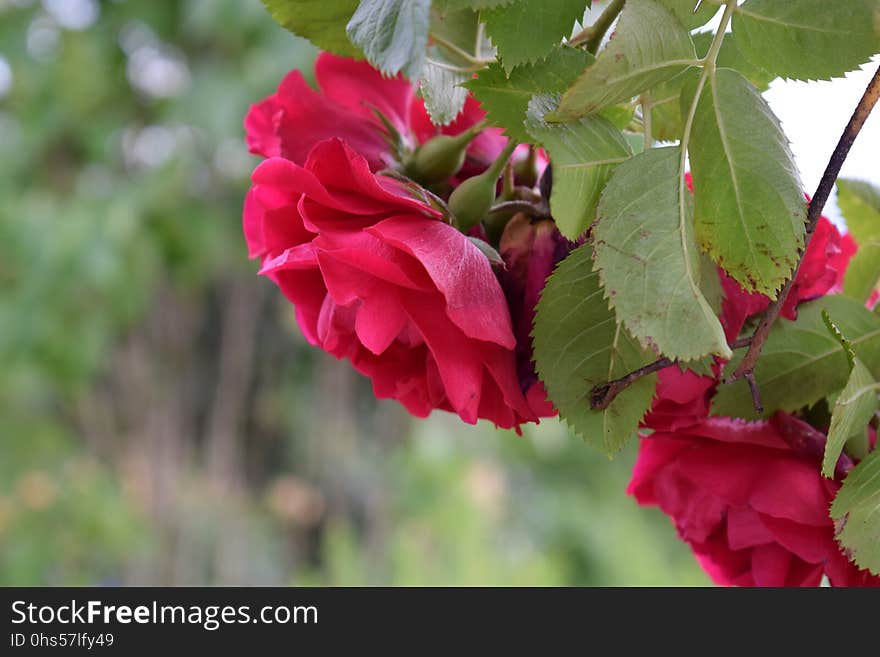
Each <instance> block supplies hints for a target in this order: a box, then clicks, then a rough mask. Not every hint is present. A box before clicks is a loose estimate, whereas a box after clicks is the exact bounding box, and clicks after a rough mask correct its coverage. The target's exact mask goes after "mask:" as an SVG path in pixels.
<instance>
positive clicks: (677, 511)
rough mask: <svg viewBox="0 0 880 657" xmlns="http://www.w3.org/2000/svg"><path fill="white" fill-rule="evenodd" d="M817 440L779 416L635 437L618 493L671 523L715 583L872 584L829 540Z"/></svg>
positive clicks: (827, 499) (829, 496) (706, 422)
mask: <svg viewBox="0 0 880 657" xmlns="http://www.w3.org/2000/svg"><path fill="white" fill-rule="evenodd" d="M824 440H825V436H824V434H822V433H821V432H819V431H817V430H816V429H814V428H813V427H811V426H810V425H808V424H806V423H805V422H802V421H801V420H798V419H796V418H794V417H792V416H790V415H787V414H783V413H779V414H777V416H776V417H774V419H773V420H772V421H764V422H751V423H750V422H746V421H744V420H735V419H730V418H704V419H702V420H699V421H697V422H695V423H693V424H691V425H690V426H689V427H687V428H679V429H677V430H674V431H655V432H654V433H653V434H651V435H650V436H646V437H644V438H642V441H641V445H640V449H639V457H638V461H637V462H636V465H635V469H634V471H633V476H632V480H631V481H630V484H629V487H628V489H627V491H628V492H629V493H630V494H631V495H634V496H635V498H636V499H637V500H638V502H639V504H642V505H652V506H659V507H660V508H661V509H662V510H663V512H664V513H666V514H667V515H669V516H670V517H671V518H672V521H673V522H674V523H675V527H676V529H677V530H678V533H679V536H680V537H681V538H682V540H684V541H686V542H687V543H688V544H689V545H690V546H691V549H692V550H693V551H694V555H695V556H696V557H697V559H698V561H699V562H700V565H702V567H703V568H704V569H705V570H706V572H707V573H708V574H709V576H710V577H711V578H712V579H713V580H714V581H715V582H716V583H718V584H724V585H737V586H817V585H818V584H819V583H820V581H821V579H822V575H823V574H824V575H827V576H828V579H829V581H830V582H831V584H832V585H833V586H880V578H878V577H874V576H872V575H871V574H870V573H868V572H867V571H862V570H859V569H858V568H857V567H856V566H855V565H854V564H853V563H851V562H850V561H849V560H848V559H847V558H846V556H845V555H844V554H843V553H842V552H841V550H840V546H839V545H838V544H837V543H836V541H835V539H834V523H833V521H832V520H831V518H830V517H829V515H828V507H829V505H830V504H831V501H832V500H833V498H834V495H835V494H836V492H837V489H838V488H839V484H838V483H837V482H835V481H830V480H828V479H825V478H824V477H822V475H821V474H820V463H821V449H822V445H824ZM843 460H845V461H846V460H847V459H846V457H843ZM849 465H850V466H851V464H849Z"/></svg>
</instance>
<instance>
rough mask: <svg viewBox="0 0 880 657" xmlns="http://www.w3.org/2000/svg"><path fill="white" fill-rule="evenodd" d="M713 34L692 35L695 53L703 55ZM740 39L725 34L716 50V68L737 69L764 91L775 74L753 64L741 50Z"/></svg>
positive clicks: (709, 45)
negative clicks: (718, 48) (719, 47)
mask: <svg viewBox="0 0 880 657" xmlns="http://www.w3.org/2000/svg"><path fill="white" fill-rule="evenodd" d="M714 37H715V35H714V34H713V33H712V32H700V33H699V34H694V35H692V38H693V40H694V45H695V46H696V48H697V55H699V56H700V57H705V56H706V54H707V53H708V52H709V48H710V47H711V45H712V39H713V38H714ZM740 41H741V39H739V38H738V37H737V35H736V34H734V33H733V32H730V33H728V34H726V35H725V37H724V41H723V42H722V44H721V50H719V51H718V59H717V60H716V61H715V66H716V68H732V69H734V70H736V71H739V72H740V73H741V74H742V75H743V77H745V78H746V79H747V80H748V81H749V82H751V83H752V84H753V85H755V86H756V87H757V88H758V89H759V90H761V91H766V90H767V88H768V87H769V86H770V83H771V82H773V80H774V79H775V78H776V76H775V75H773V74H772V73H769V72H768V71H765V70H764V69H763V68H761V67H760V66H756V65H755V64H753V63H752V62H751V61H750V60H749V59H748V58H747V57H746V56H745V55H744V54H743V52H742V48H740V45H739V44H740Z"/></svg>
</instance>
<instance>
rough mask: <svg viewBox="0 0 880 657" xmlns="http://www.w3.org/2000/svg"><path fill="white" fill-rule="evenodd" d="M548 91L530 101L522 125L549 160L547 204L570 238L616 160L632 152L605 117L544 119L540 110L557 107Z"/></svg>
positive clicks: (586, 220)
mask: <svg viewBox="0 0 880 657" xmlns="http://www.w3.org/2000/svg"><path fill="white" fill-rule="evenodd" d="M556 102H557V101H556V99H555V98H554V97H551V96H535V97H534V98H533V99H532V102H531V103H530V104H529V114H528V118H527V119H526V130H527V131H528V132H529V134H530V135H531V136H532V139H530V140H529V141H532V142H534V143H537V144H540V145H541V146H543V147H544V148H545V149H546V150H547V153H548V154H549V155H550V159H551V161H552V162H553V191H552V192H551V196H550V209H551V210H552V212H553V218H554V219H555V220H556V225H557V226H558V227H559V230H560V231H561V232H562V234H563V235H565V236H566V237H568V238H569V239H571V240H576V239H577V238H578V237H580V236H581V235H582V234H583V232H584V231H585V230H586V229H587V227H588V226H589V225H590V224H591V223H592V221H593V219H594V217H595V214H596V205H597V204H598V203H599V195H600V194H601V193H602V190H603V189H604V188H605V183H607V182H608V178H609V177H610V176H611V172H612V171H613V170H614V167H615V165H617V164H619V163H621V162H624V161H626V160H627V159H628V158H629V157H630V155H631V154H632V153H631V151H630V147H629V144H627V143H626V140H625V139H624V138H623V135H621V133H620V131H619V130H617V129H616V128H615V127H614V126H613V125H612V124H611V123H610V122H609V121H608V120H607V119H605V118H603V117H601V116H587V117H583V118H581V119H578V120H577V121H572V122H570V123H554V124H548V123H547V122H546V121H544V116H545V115H546V114H547V112H548V111H551V110H552V109H553V108H555V107H556Z"/></svg>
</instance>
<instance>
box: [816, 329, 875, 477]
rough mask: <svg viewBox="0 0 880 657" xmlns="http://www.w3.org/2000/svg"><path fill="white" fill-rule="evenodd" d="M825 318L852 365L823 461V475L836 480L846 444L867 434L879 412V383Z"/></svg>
mask: <svg viewBox="0 0 880 657" xmlns="http://www.w3.org/2000/svg"><path fill="white" fill-rule="evenodd" d="M822 319H823V320H825V324H826V325H827V326H828V328H829V330H830V331H831V334H832V335H833V336H834V337H835V339H836V340H837V341H838V342H840V344H841V346H842V347H843V349H844V352H845V353H846V356H847V360H848V361H849V365H850V371H849V379H847V382H846V387H844V389H843V392H841V393H840V395H838V396H837V400H836V401H835V402H834V408H833V410H832V413H831V427H830V428H829V430H828V441H827V442H826V444H825V456H824V458H823V459H822V474H823V475H825V476H826V477H829V478H833V477H834V469H835V467H836V465H837V459H839V458H840V453H841V452H842V451H843V448H844V446H845V445H846V443H847V441H848V440H849V439H850V438H852V437H854V436H858V435H859V434H860V433H861V434H864V433H865V431H866V428H867V425H868V422H869V421H870V420H871V418H872V417H874V413H875V412H876V411H877V408H878V401H877V382H876V380H875V379H874V377H873V376H872V375H871V372H870V371H868V368H867V367H865V364H864V363H863V362H862V361H860V360H859V358H858V356H856V355H855V352H854V351H853V350H852V345H851V344H850V342H849V340H847V339H846V338H845V337H844V336H843V334H842V333H841V331H840V329H839V328H838V327H837V326H836V325H835V324H834V323H833V322H832V321H831V318H830V317H829V315H828V314H827V313H823V314H822Z"/></svg>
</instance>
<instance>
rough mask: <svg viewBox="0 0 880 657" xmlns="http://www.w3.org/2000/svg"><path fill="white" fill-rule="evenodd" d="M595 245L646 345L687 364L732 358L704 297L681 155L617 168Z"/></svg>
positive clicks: (612, 294)
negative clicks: (712, 357) (710, 357)
mask: <svg viewBox="0 0 880 657" xmlns="http://www.w3.org/2000/svg"><path fill="white" fill-rule="evenodd" d="M593 237H594V243H595V250H596V267H597V268H598V270H599V272H600V275H601V278H602V283H603V285H604V287H605V293H606V295H607V296H608V298H609V299H610V301H611V305H612V306H613V307H614V309H615V310H616V313H617V318H618V319H619V320H620V321H622V322H623V324H624V325H625V326H626V327H627V328H628V329H629V330H630V331H631V332H632V334H633V335H634V336H636V337H637V338H638V339H639V340H640V341H641V343H642V344H643V345H645V346H646V347H651V348H653V349H655V350H656V351H657V352H659V353H662V354H664V355H665V356H668V357H670V358H674V359H681V360H685V361H688V360H695V359H699V358H702V357H703V356H706V355H708V354H717V355H719V356H722V357H725V358H727V357H729V356H730V350H729V348H728V347H727V341H726V340H725V337H724V330H723V329H722V327H721V322H719V321H718V318H717V317H716V315H715V312H714V311H713V310H712V307H711V306H710V305H709V303H708V301H707V300H706V298H705V296H703V292H702V290H701V269H702V268H701V264H700V252H699V249H698V248H697V243H696V241H695V239H694V236H693V228H692V222H691V206H690V197H689V195H688V194H687V191H686V190H685V189H684V180H683V173H682V156H681V149H680V148H679V147H677V146H675V147H665V148H655V149H652V150H649V151H647V152H645V153H641V154H639V155H637V156H635V157H634V158H632V159H631V160H629V161H627V162H625V163H623V164H621V165H620V166H618V167H617V169H616V170H615V172H614V175H613V176H612V178H611V181H610V182H609V183H608V186H607V187H606V188H605V192H604V193H603V194H602V200H601V201H600V202H599V208H598V216H597V220H596V225H595V227H594V229H593ZM683 326H686V327H687V330H686V331H683V330H682V327H683Z"/></svg>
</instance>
